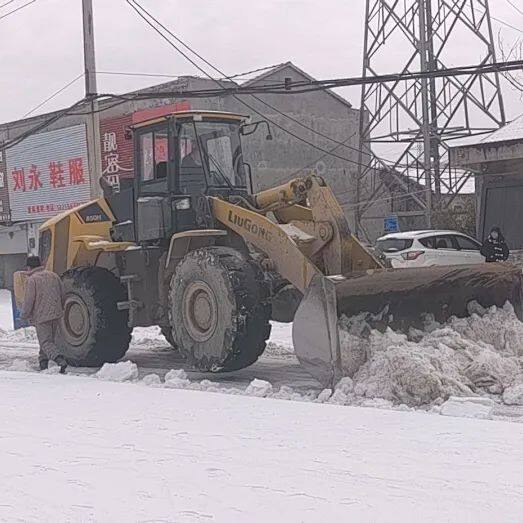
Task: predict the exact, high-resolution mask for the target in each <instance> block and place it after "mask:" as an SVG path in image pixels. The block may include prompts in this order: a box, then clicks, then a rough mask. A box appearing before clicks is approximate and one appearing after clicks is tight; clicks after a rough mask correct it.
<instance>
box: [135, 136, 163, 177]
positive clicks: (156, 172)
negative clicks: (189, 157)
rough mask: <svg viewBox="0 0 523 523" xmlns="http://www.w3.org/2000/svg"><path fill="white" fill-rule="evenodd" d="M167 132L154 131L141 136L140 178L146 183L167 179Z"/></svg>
mask: <svg viewBox="0 0 523 523" xmlns="http://www.w3.org/2000/svg"><path fill="white" fill-rule="evenodd" d="M168 143H169V142H168V137H167V131H154V132H148V133H144V134H142V135H141V136H140V177H141V179H142V181H144V182H150V181H153V180H161V179H165V178H167V159H168Z"/></svg>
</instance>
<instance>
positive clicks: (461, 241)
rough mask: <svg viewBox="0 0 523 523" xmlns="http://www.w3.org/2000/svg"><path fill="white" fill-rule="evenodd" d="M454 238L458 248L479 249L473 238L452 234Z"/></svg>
mask: <svg viewBox="0 0 523 523" xmlns="http://www.w3.org/2000/svg"><path fill="white" fill-rule="evenodd" d="M454 238H455V239H456V242H457V244H458V246H459V248H460V249H463V250H466V251H479V250H480V248H481V247H480V245H479V244H478V243H476V242H475V241H474V240H472V239H470V238H467V237H466V236H458V235H456V236H454Z"/></svg>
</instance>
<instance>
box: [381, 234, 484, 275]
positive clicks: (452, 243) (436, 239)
mask: <svg viewBox="0 0 523 523" xmlns="http://www.w3.org/2000/svg"><path fill="white" fill-rule="evenodd" d="M480 249H481V243H479V242H478V241H477V240H475V239H474V238H471V237H470V236H467V235H466V234H462V233H460V232H456V231H409V232H398V233H393V234H387V235H386V236H382V237H381V238H379V239H378V240H377V242H376V250H377V252H378V255H379V256H380V257H381V258H382V259H384V260H386V261H388V262H389V263H390V265H392V267H394V268H396V269H400V268H405V267H430V266H431V265H466V264H474V263H484V262H485V258H484V257H483V256H482V255H481V253H480V252H479V251H480ZM387 265H388V264H387Z"/></svg>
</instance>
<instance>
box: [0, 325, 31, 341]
mask: <svg viewBox="0 0 523 523" xmlns="http://www.w3.org/2000/svg"><path fill="white" fill-rule="evenodd" d="M0 340H2V341H10V342H29V343H33V342H36V341H38V339H37V337H36V330H35V328H34V327H27V328H25V329H18V330H15V331H10V330H7V331H6V330H2V329H0Z"/></svg>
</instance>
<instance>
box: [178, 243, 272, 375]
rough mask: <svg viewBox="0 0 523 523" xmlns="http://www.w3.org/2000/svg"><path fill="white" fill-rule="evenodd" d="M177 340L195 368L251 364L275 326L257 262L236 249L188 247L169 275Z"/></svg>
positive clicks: (212, 369) (217, 369)
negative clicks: (170, 275) (271, 322)
mask: <svg viewBox="0 0 523 523" xmlns="http://www.w3.org/2000/svg"><path fill="white" fill-rule="evenodd" d="M169 305H170V306H169V317H170V323H171V326H172V333H173V338H174V343H175V345H176V346H177V347H179V350H180V352H181V354H182V356H184V357H185V358H186V360H187V363H188V364H189V365H191V366H193V367H194V368H196V369H198V370H201V371H205V372H228V371H234V370H239V369H243V368H245V367H248V366H249V365H252V364H253V363H254V362H255V361H256V360H257V359H258V358H259V356H261V354H262V353H263V351H264V350H265V344H266V340H267V339H268V337H269V334H270V332H271V326H270V323H269V319H270V313H271V307H270V304H269V302H268V299H267V297H266V296H265V293H264V287H263V284H262V280H261V274H260V272H259V270H258V268H257V267H256V266H255V265H254V264H253V263H251V262H249V261H248V260H247V259H246V258H245V257H244V256H242V255H241V254H240V253H239V252H238V251H236V250H234V249H231V248H228V247H208V248H203V249H198V250H195V251H192V252H190V253H189V254H187V255H186V256H185V258H184V259H183V260H182V261H181V262H180V264H179V265H178V267H177V269H176V272H175V274H174V275H173V277H172V279H171V286H170V291H169Z"/></svg>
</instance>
